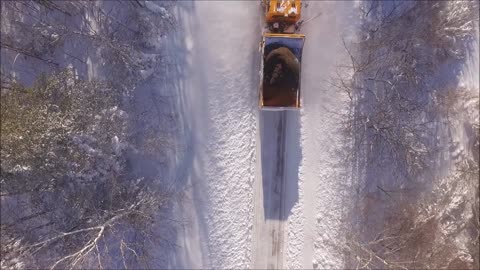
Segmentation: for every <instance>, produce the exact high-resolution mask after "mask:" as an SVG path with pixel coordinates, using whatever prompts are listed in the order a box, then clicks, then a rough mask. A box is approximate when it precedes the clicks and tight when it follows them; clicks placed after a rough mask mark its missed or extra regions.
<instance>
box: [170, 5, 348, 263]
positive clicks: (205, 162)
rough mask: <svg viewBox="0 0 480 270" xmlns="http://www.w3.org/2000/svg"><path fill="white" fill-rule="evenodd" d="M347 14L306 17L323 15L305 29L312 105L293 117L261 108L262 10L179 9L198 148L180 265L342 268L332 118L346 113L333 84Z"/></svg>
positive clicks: (189, 176) (182, 74) (190, 139)
mask: <svg viewBox="0 0 480 270" xmlns="http://www.w3.org/2000/svg"><path fill="white" fill-rule="evenodd" d="M345 6H348V5H345V4H342V3H339V2H323V1H322V2H318V1H313V2H310V3H309V7H308V8H305V9H304V11H303V12H302V14H303V16H304V18H305V19H308V18H311V17H313V16H316V15H318V14H319V13H320V12H321V13H322V15H320V16H318V17H317V18H316V19H315V20H312V21H309V22H308V23H307V24H306V25H305V26H304V27H303V29H302V33H304V34H306V43H305V47H304V54H303V67H302V92H303V104H304V108H303V109H302V110H300V111H288V112H284V113H282V112H260V111H259V110H258V105H257V104H258V85H259V75H258V72H259V68H260V57H261V56H260V53H259V52H258V44H259V41H260V37H261V29H262V26H263V25H262V24H263V17H262V16H263V14H262V9H261V6H260V5H259V3H258V2H257V1H235V2H233V1H232V2H225V1H224V2H210V1H198V2H178V4H177V7H176V8H175V13H176V14H175V16H176V17H177V18H179V19H180V20H179V30H178V34H176V37H175V38H174V39H173V40H172V41H170V42H169V45H168V47H169V48H170V49H169V51H170V57H171V58H172V59H175V61H174V62H176V64H175V69H174V70H173V69H172V71H169V72H172V73H171V74H172V75H171V76H173V77H175V80H177V82H176V83H175V85H176V87H177V88H178V89H177V91H179V92H180V93H181V96H182V98H181V102H180V104H179V106H178V107H179V108H178V111H179V115H180V119H181V122H182V129H183V131H182V136H183V137H184V141H185V144H186V145H187V146H186V153H185V154H184V155H183V156H182V155H180V157H179V158H178V166H177V168H179V169H178V170H177V172H176V173H177V175H178V176H179V177H180V176H181V177H182V178H183V177H184V178H186V180H184V181H186V184H185V186H186V187H187V191H188V192H187V193H188V194H187V197H188V199H189V200H191V204H189V203H184V204H183V205H182V206H179V208H178V213H182V214H181V215H182V216H181V218H185V219H187V220H190V222H189V225H188V226H185V227H184V228H183V230H181V231H180V232H178V235H177V236H176V237H177V244H178V245H179V248H178V250H177V252H176V253H175V254H174V255H172V256H170V257H169V258H168V260H169V266H170V267H174V268H209V267H215V268H312V261H316V262H318V266H319V267H323V268H326V267H330V268H332V267H334V268H341V267H342V266H343V265H342V258H341V256H339V254H338V252H336V250H334V249H333V248H332V247H333V246H334V245H333V244H332V243H331V241H334V242H335V241H337V242H338V241H341V237H340V235H339V232H340V230H341V218H342V212H341V209H342V203H343V201H342V200H343V197H342V196H344V195H346V194H345V192H343V191H342V190H341V188H342V187H341V185H342V184H341V182H342V179H341V177H342V175H341V173H338V171H340V169H341V166H339V164H341V162H342V160H341V158H340V157H338V156H337V155H336V154H335V151H336V149H338V147H340V146H341V145H340V144H341V143H342V142H341V141H340V139H339V138H341V136H339V132H340V131H339V128H338V125H339V122H340V120H339V119H336V118H335V117H332V114H331V113H329V110H333V111H335V110H340V109H341V108H342V107H345V106H344V103H343V100H342V95H341V94H340V93H337V92H336V91H334V90H332V89H330V88H328V79H329V77H330V76H331V75H332V72H333V71H334V66H335V64H336V61H337V60H338V56H337V55H338V54H337V52H338V51H341V48H340V47H341V46H340V44H341V40H340V31H341V28H340V27H339V26H338V25H339V24H340V23H341V22H342V21H343V17H342V16H344V15H343V10H344V7H345ZM239 22H241V24H239ZM176 56H177V58H179V59H183V57H184V59H183V60H181V61H180V60H179V59H176V58H175V57H176ZM175 72H177V73H178V74H177V75H178V76H175V75H174V73H175ZM332 166H333V167H332ZM335 166H336V167H335ZM318 194H321V196H319V195H318ZM319 217H321V218H319Z"/></svg>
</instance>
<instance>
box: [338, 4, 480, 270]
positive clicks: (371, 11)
mask: <svg viewBox="0 0 480 270" xmlns="http://www.w3.org/2000/svg"><path fill="white" fill-rule="evenodd" d="M360 12H361V15H362V16H363V21H362V24H361V25H360V39H359V40H358V41H357V42H353V43H346V42H344V45H345V49H346V51H347V53H348V54H349V56H350V64H349V65H348V66H344V67H341V68H342V69H340V72H339V76H338V77H337V78H335V80H333V81H332V85H334V86H336V87H337V88H338V89H339V90H342V91H344V92H345V93H346V95H348V96H349V97H350V100H351V107H352V108H351V111H350V114H349V115H347V116H346V120H345V127H346V134H347V135H348V136H350V137H351V138H352V140H353V147H352V156H351V157H350V158H351V161H352V164H353V166H354V171H356V172H358V179H357V180H358V182H357V185H358V186H357V191H359V194H360V195H359V196H358V198H357V199H356V201H355V207H354V210H353V213H352V215H353V216H361V217H359V218H357V219H356V220H360V222H363V223H364V225H363V226H362V225H361V224H360V225H358V227H357V230H356V231H355V232H354V233H353V234H352V235H350V236H349V237H348V239H347V245H346V246H347V248H346V251H347V254H349V256H347V257H348V258H350V259H351V261H350V263H349V264H348V266H349V267H358V268H369V269H370V268H395V269H398V268H404V269H410V268H440V267H456V268H478V254H476V253H477V252H476V251H478V222H477V219H478V211H477V210H475V209H476V208H477V209H478V197H479V195H478V192H476V193H475V192H473V193H472V192H470V191H469V190H470V189H471V190H478V181H476V180H473V179H478V158H475V152H478V151H470V149H468V150H466V151H468V152H473V153H474V155H473V158H472V157H471V156H469V155H467V154H465V155H464V156H461V159H460V161H459V162H458V163H457V164H455V165H452V168H451V169H450V170H449V171H447V172H448V173H447V175H446V176H445V175H442V176H440V175H441V174H440V173H436V171H437V170H440V169H441V168H439V167H438V164H439V163H435V162H433V161H435V160H438V159H439V156H440V154H445V153H447V152H448V151H450V150H449V149H448V146H449V145H451V144H452V141H451V138H450V139H449V137H448V136H444V135H442V134H440V133H439V129H440V130H441V128H439V127H445V129H448V128H450V127H451V128H457V126H458V125H459V123H460V126H461V128H463V127H464V126H465V127H468V129H469V130H470V129H472V130H477V129H475V127H478V118H477V120H474V119H473V120H472V119H471V118H469V119H467V118H466V117H465V116H459V115H460V114H465V108H461V107H458V106H457V105H458V104H465V103H469V102H466V100H467V99H468V100H477V101H476V104H478V90H476V91H466V90H465V89H461V88H458V87H456V85H449V86H447V87H443V88H442V87H432V86H431V83H430V79H431V76H432V75H433V74H435V72H437V71H438V67H439V66H440V65H441V64H443V63H445V62H446V61H448V60H451V59H456V60H461V59H463V58H464V57H465V56H466V55H467V51H468V49H469V47H468V42H469V41H470V40H472V39H473V38H474V31H475V30H476V28H477V27H478V2H473V1H471V2H470V1H448V2H434V3H433V2H428V3H427V2H405V1H389V2H376V1H371V2H365V3H364V5H363V7H362V8H361V10H360ZM412 26H413V27H412ZM345 68H346V71H345ZM349 72H350V73H353V74H351V75H350V74H349ZM449 90H450V91H449ZM475 93H476V94H475ZM470 103H471V102H470ZM473 111H475V113H474V114H475V115H478V105H477V107H476V109H474V110H473ZM449 119H456V121H450V120H449ZM459 119H461V121H458V120H459ZM477 132H478V131H477ZM449 140H450V141H449ZM471 145H475V142H474V143H472V144H471ZM443 166H446V165H445V163H443ZM462 171H468V172H469V173H468V174H466V173H463V172H462ZM455 183H462V184H458V185H457V184H455ZM425 191H431V192H425ZM430 193H433V194H434V195H432V196H430V195H429V194H430ZM472 217H473V218H472ZM455 220H462V221H466V222H468V225H465V226H463V224H460V223H461V222H455ZM367 221H368V223H367ZM375 222H376V223H375ZM372 224H377V225H378V226H370V225H372ZM379 228H380V229H379ZM374 232H375V233H377V235H374V236H371V234H370V233H374ZM472 232H473V233H472ZM462 237H463V239H472V241H471V242H472V243H473V244H472V245H469V244H466V245H464V244H459V243H464V242H462V241H465V240H462V241H460V239H461V238H462ZM467 242H468V240H467ZM475 245H476V246H475ZM475 247H477V248H475Z"/></svg>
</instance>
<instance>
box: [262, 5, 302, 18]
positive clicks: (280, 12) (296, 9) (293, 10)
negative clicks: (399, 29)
mask: <svg viewBox="0 0 480 270" xmlns="http://www.w3.org/2000/svg"><path fill="white" fill-rule="evenodd" d="M264 1H265V2H264V5H265V11H266V14H265V19H266V21H267V23H268V24H273V23H280V22H283V23H288V24H295V23H296V22H298V21H299V20H300V13H301V9H302V3H301V0H264Z"/></svg>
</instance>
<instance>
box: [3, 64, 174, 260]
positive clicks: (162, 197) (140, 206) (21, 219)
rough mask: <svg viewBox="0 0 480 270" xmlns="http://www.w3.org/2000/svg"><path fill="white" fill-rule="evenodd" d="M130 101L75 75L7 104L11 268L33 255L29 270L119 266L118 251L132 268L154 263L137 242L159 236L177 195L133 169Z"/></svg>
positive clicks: (48, 79) (60, 76)
mask: <svg viewBox="0 0 480 270" xmlns="http://www.w3.org/2000/svg"><path fill="white" fill-rule="evenodd" d="M122 96H123V94H122V92H120V91H118V90H116V89H114V88H112V87H111V86H109V85H108V84H107V83H105V82H100V81H81V80H77V79H75V76H74V74H73V72H72V71H71V70H66V71H63V72H59V73H56V74H52V75H48V76H41V77H40V78H39V79H38V80H37V82H36V83H35V85H34V86H33V87H24V86H21V85H18V84H17V85H14V86H13V87H11V89H9V90H7V91H5V93H4V94H3V95H2V106H1V130H2V133H1V145H2V148H1V156H2V159H1V179H0V184H1V197H2V231H3V229H5V230H6V229H8V230H9V232H11V233H10V235H11V237H10V238H9V239H6V238H5V239H4V238H2V246H3V245H4V244H5V245H6V247H8V246H11V248H5V250H3V249H2V263H6V264H7V263H8V262H4V261H3V258H10V257H11V256H10V255H9V254H10V253H11V252H17V253H19V254H32V256H33V258H35V260H29V261H27V260H26V261H25V263H26V264H25V266H26V267H35V266H38V267H52V266H54V267H61V268H64V267H67V266H72V267H75V266H76V267H82V265H83V267H115V266H118V261H116V260H114V259H112V258H114V257H109V256H108V255H109V254H110V253H115V252H117V253H119V254H120V253H122V256H121V257H120V256H118V258H124V259H125V261H124V263H125V265H127V266H128V265H129V264H130V263H139V262H140V261H139V260H140V257H141V256H146V253H145V250H142V249H141V247H140V246H138V244H139V243H142V242H143V241H140V242H139V241H138V239H139V237H140V238H141V237H143V238H145V239H146V238H148V237H152V236H151V235H150V233H151V232H149V227H148V224H150V223H151V222H152V219H153V214H154V213H155V210H156V209H158V207H160V206H162V205H163V204H164V203H165V202H166V201H167V199H168V198H169V196H170V195H169V193H168V192H167V191H165V190H160V189H158V188H155V186H153V185H152V184H151V181H152V179H145V178H135V176H133V175H131V174H130V173H129V172H128V170H127V158H126V156H127V155H126V152H128V151H134V149H133V148H132V147H131V146H130V144H129V143H128V141H127V140H128V134H127V128H128V115H127V113H126V112H124V111H123V110H121V109H120V108H119V104H120V103H121V102H120V101H121V99H122ZM147 182H148V183H149V184H148V185H146V183H147ZM147 235H148V236H147ZM152 238H155V237H152ZM4 240H5V241H7V242H8V243H7V242H5V243H4V242H3V241H4ZM11 243H13V244H11ZM16 245H17V246H20V245H21V247H22V250H23V249H24V250H26V251H28V253H27V252H23V251H18V250H17V251H15V247H16ZM3 255H5V256H3ZM93 255H95V256H96V259H95V260H93V261H92V257H93ZM22 258H23V257H22V256H18V257H17V259H18V260H20V261H21V260H22Z"/></svg>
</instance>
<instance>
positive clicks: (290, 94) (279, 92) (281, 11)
mask: <svg viewBox="0 0 480 270" xmlns="http://www.w3.org/2000/svg"><path fill="white" fill-rule="evenodd" d="M263 4H264V7H265V21H266V23H267V26H268V29H269V31H268V32H266V33H264V34H263V37H262V41H261V43H260V51H261V53H262V61H261V71H260V102H259V103H260V108H261V109H265V110H287V109H298V108H300V107H301V104H300V100H301V99H300V93H301V92H300V81H301V80H300V75H301V61H302V50H303V43H304V40H305V36H304V35H302V34H296V33H295V31H296V30H298V25H297V23H298V21H299V19H300V11H301V1H299V0H271V1H266V0H264V2H263Z"/></svg>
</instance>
